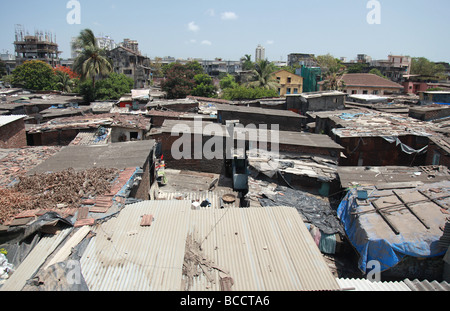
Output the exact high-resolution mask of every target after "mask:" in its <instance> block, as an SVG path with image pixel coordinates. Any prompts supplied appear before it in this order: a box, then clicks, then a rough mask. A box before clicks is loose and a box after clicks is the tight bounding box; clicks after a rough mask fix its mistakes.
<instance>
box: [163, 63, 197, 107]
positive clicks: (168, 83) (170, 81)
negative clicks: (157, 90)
mask: <svg viewBox="0 0 450 311" xmlns="http://www.w3.org/2000/svg"><path fill="white" fill-rule="evenodd" d="M195 75H196V74H195V72H194V70H192V69H189V68H187V66H184V65H182V64H179V63H173V64H171V66H170V67H169V68H168V69H167V72H166V80H165V81H164V82H163V83H162V84H161V89H162V90H163V91H164V92H167V97H168V98H169V99H175V98H185V97H186V96H188V95H189V94H191V92H192V90H193V89H194V87H195V80H194V77H195Z"/></svg>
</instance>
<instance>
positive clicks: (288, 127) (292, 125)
mask: <svg viewBox="0 0 450 311" xmlns="http://www.w3.org/2000/svg"><path fill="white" fill-rule="evenodd" d="M290 113H292V112H290V111H289V112H288V111H286V114H290ZM217 120H218V121H219V122H221V123H222V124H223V125H225V123H226V121H227V120H239V123H240V124H243V125H244V126H247V125H249V124H254V125H256V126H257V127H259V125H260V124H266V125H267V128H268V129H270V128H271V126H272V124H277V125H279V129H280V131H294V132H301V131H302V128H303V127H304V126H305V125H306V119H303V118H299V117H297V116H289V115H286V116H278V115H270V114H267V115H266V114H251V113H243V112H240V111H225V110H222V111H220V110H219V111H218V112H217Z"/></svg>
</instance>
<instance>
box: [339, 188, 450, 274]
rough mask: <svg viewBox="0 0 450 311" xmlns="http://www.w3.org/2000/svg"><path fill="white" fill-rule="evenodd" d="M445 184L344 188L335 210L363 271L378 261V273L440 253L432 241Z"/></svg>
mask: <svg viewBox="0 0 450 311" xmlns="http://www.w3.org/2000/svg"><path fill="white" fill-rule="evenodd" d="M449 191H450V182H449V181H443V182H438V183H432V184H425V185H423V186H419V187H417V188H412V189H389V190H378V189H377V188H375V187H358V188H353V189H350V190H349V192H348V193H347V195H346V197H345V198H344V199H343V200H342V202H341V205H340V206H339V208H338V210H337V214H338V217H339V219H340V220H341V222H342V224H343V226H344V227H345V231H346V234H347V236H348V238H349V240H350V242H351V243H352V244H353V246H354V247H355V249H356V250H357V251H358V253H359V255H360V261H359V268H360V270H361V271H362V272H366V269H367V263H368V262H369V261H370V260H378V261H379V262H380V264H381V272H383V271H386V270H389V269H390V268H392V267H394V266H396V265H397V264H398V263H400V262H401V261H402V260H403V259H404V258H406V257H408V256H409V257H415V258H433V257H437V256H441V255H444V254H445V251H446V249H444V248H442V247H440V246H439V245H438V241H439V240H440V238H441V236H442V234H443V229H442V228H443V227H444V224H445V222H446V218H447V216H448V212H447V210H448V208H449V207H450V200H449V195H448V193H449Z"/></svg>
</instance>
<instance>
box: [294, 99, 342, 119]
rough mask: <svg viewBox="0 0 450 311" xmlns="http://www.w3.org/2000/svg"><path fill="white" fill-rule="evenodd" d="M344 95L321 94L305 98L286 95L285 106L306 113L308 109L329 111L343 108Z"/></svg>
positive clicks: (302, 113)
mask: <svg viewBox="0 0 450 311" xmlns="http://www.w3.org/2000/svg"><path fill="white" fill-rule="evenodd" d="M344 104H345V95H339V96H321V97H317V98H308V99H305V98H303V97H301V96H287V97H286V108H287V109H288V110H293V111H298V112H299V113H300V114H301V115H306V113H307V112H308V111H331V110H340V109H343V108H344Z"/></svg>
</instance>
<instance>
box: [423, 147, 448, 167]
mask: <svg viewBox="0 0 450 311" xmlns="http://www.w3.org/2000/svg"><path fill="white" fill-rule="evenodd" d="M435 154H438V156H439V163H436V164H433V158H434V156H435ZM425 165H443V166H447V167H450V155H449V154H448V153H447V152H446V151H444V150H442V149H441V148H440V147H439V146H438V145H436V144H434V143H430V145H429V146H428V152H427V157H426V160H425Z"/></svg>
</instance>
